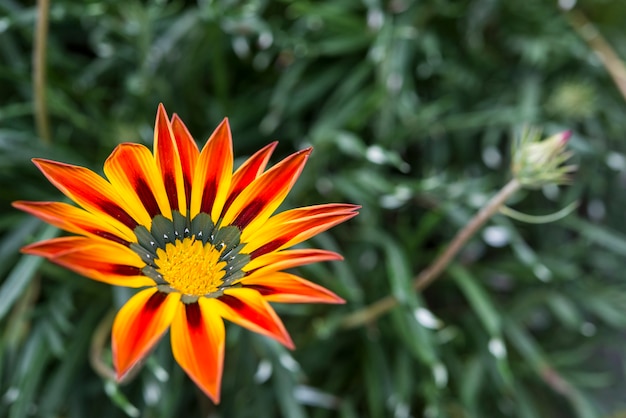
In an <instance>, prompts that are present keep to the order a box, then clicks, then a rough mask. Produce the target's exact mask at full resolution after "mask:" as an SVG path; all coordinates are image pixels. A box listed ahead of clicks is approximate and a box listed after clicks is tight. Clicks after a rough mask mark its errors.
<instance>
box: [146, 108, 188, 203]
mask: <svg viewBox="0 0 626 418" xmlns="http://www.w3.org/2000/svg"><path fill="white" fill-rule="evenodd" d="M154 157H155V159H156V165H157V168H158V169H159V171H160V172H161V178H162V179H163V184H164V186H165V192H166V193H167V198H168V201H169V203H170V207H171V208H172V210H178V211H179V212H180V213H182V214H183V215H186V214H187V199H186V197H185V181H184V178H183V169H182V166H181V161H180V155H179V153H178V147H177V145H176V141H175V139H174V133H173V132H172V126H171V125H170V121H169V119H168V118H167V113H166V112H165V107H163V104H159V110H158V111H157V117H156V121H155V122H154Z"/></svg>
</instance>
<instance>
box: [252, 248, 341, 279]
mask: <svg viewBox="0 0 626 418" xmlns="http://www.w3.org/2000/svg"><path fill="white" fill-rule="evenodd" d="M341 259H342V257H341V255H339V254H337V253H335V252H332V251H326V250H318V249H296V250H283V251H279V252H275V253H268V254H264V255H262V256H260V257H257V258H255V259H254V260H252V261H250V262H249V263H248V264H247V265H246V266H245V268H244V270H245V271H247V272H248V277H252V276H253V275H265V274H266V273H268V272H271V271H279V270H286V269H290V268H293V267H298V266H304V265H306V264H312V263H319V262H321V261H331V260H341Z"/></svg>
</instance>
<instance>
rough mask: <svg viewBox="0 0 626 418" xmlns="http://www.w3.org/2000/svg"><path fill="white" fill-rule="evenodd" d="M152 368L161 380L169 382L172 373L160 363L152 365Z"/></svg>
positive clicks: (155, 375)
mask: <svg viewBox="0 0 626 418" xmlns="http://www.w3.org/2000/svg"><path fill="white" fill-rule="evenodd" d="M150 369H151V370H152V373H153V374H154V377H156V378H157V380H158V381H159V382H167V381H168V380H169V379H170V374H169V373H168V372H167V370H165V369H164V368H163V367H161V366H159V365H158V364H154V365H151V367H150Z"/></svg>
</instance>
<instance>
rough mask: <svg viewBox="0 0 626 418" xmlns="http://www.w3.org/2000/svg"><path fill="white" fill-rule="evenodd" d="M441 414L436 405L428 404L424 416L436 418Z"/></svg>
mask: <svg viewBox="0 0 626 418" xmlns="http://www.w3.org/2000/svg"><path fill="white" fill-rule="evenodd" d="M438 416H439V410H438V409H437V407H436V406H434V405H432V404H431V405H428V406H427V407H426V408H425V409H424V418H435V417H438Z"/></svg>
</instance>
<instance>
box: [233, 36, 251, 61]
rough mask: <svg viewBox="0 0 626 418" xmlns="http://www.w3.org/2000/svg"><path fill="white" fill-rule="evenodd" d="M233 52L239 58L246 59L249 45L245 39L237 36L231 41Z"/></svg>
mask: <svg viewBox="0 0 626 418" xmlns="http://www.w3.org/2000/svg"><path fill="white" fill-rule="evenodd" d="M233 51H235V54H237V56H238V57H239V58H246V57H247V56H248V54H249V53H250V45H248V41H247V40H246V38H244V37H241V36H238V37H236V38H235V39H234V40H233Z"/></svg>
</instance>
